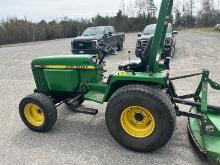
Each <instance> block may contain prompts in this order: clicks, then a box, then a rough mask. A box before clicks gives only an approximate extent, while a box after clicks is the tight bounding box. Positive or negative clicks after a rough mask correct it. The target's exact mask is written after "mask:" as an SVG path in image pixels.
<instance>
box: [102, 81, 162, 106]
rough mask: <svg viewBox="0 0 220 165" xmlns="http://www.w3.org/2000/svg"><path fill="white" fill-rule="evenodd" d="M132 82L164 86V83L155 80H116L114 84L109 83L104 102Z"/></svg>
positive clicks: (158, 86)
mask: <svg viewBox="0 0 220 165" xmlns="http://www.w3.org/2000/svg"><path fill="white" fill-rule="evenodd" d="M130 84H140V85H147V86H154V87H157V88H160V89H161V88H162V85H161V84H159V83H155V82H147V81H132V80H126V81H124V80H118V81H115V82H114V83H112V84H109V88H108V90H107V91H106V93H105V98H104V102H108V100H109V99H110V97H111V96H112V94H113V93H114V92H115V91H117V90H118V89H119V88H121V87H123V86H126V85H130Z"/></svg>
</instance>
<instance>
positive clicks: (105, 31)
mask: <svg viewBox="0 0 220 165" xmlns="http://www.w3.org/2000/svg"><path fill="white" fill-rule="evenodd" d="M124 41H125V34H124V33H117V32H116V31H115V28H114V27H113V26H97V27H89V28H87V29H86V30H85V31H84V32H83V33H82V34H79V36H78V37H76V38H73V40H72V41H71V51H72V53H73V54H96V53H98V49H97V48H96V45H97V42H101V43H104V44H107V45H109V46H111V47H113V48H117V50H118V51H120V50H122V49H123V43H124Z"/></svg>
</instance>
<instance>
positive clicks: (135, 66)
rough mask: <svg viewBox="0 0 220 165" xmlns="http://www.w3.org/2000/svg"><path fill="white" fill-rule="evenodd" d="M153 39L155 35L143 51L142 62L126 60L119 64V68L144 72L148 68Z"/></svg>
mask: <svg viewBox="0 0 220 165" xmlns="http://www.w3.org/2000/svg"><path fill="white" fill-rule="evenodd" d="M152 41H153V37H151V38H150V39H149V41H148V43H147V45H146V47H145V48H144V51H143V53H142V55H141V56H140V59H141V61H140V62H131V63H129V62H126V63H123V64H120V65H119V66H118V69H119V70H124V71H126V70H132V71H134V72H144V71H146V68H147V66H146V65H148V62H149V54H150V47H151V44H152Z"/></svg>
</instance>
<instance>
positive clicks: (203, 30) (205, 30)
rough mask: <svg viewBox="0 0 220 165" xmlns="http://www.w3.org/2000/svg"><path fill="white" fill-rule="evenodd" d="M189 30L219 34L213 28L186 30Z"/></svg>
mask: <svg viewBox="0 0 220 165" xmlns="http://www.w3.org/2000/svg"><path fill="white" fill-rule="evenodd" d="M188 29H189V30H193V31H197V32H207V33H219V34H220V31H217V30H215V27H196V28H188Z"/></svg>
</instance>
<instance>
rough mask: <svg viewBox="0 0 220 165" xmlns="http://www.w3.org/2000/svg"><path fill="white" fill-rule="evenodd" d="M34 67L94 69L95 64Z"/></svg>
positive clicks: (39, 66)
mask: <svg viewBox="0 0 220 165" xmlns="http://www.w3.org/2000/svg"><path fill="white" fill-rule="evenodd" d="M34 67H35V68H46V69H95V66H88V65H82V66H76V65H45V66H44V65H42V66H41V65H34Z"/></svg>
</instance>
